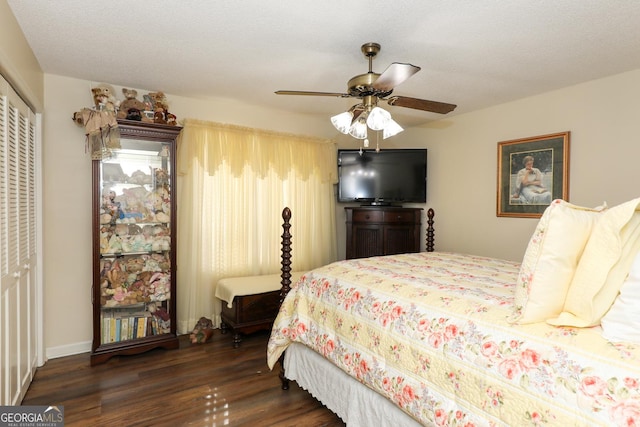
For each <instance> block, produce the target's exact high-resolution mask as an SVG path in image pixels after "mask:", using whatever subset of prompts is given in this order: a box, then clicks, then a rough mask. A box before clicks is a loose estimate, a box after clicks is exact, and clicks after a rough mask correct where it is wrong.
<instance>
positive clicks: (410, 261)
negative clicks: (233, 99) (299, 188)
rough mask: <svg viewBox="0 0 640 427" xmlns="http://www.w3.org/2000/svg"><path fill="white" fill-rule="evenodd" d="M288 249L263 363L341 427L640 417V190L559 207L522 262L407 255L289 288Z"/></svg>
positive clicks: (360, 262) (343, 266) (638, 421)
mask: <svg viewBox="0 0 640 427" xmlns="http://www.w3.org/2000/svg"><path fill="white" fill-rule="evenodd" d="M285 211H286V209H285ZM290 217H291V216H290V212H289V213H287V215H285V214H284V213H283V218H285V224H287V222H288V219H289V218H290ZM431 232H432V230H431ZM290 243H291V239H290V236H289V235H288V228H286V229H285V233H284V234H283V271H282V278H283V289H282V291H281V307H280V310H279V314H278V316H277V318H276V320H275V322H274V325H273V329H272V331H271V336H270V339H269V343H268V347H267V362H268V364H269V367H270V368H272V369H273V368H274V367H275V366H276V365H277V364H278V363H279V364H280V366H281V368H282V372H281V379H282V380H283V384H282V386H283V388H287V387H288V383H287V381H288V380H294V381H296V382H297V383H298V384H299V385H300V386H301V387H302V388H304V389H306V390H308V391H309V393H311V394H312V395H313V396H315V397H316V398H317V399H318V400H320V401H321V402H323V403H324V404H325V405H326V406H327V407H328V408H329V409H331V410H332V411H334V412H335V413H336V414H337V415H338V416H339V417H340V418H341V419H342V420H343V421H345V423H346V424H347V425H349V426H351V425H353V426H372V425H375V426H384V425H388V426H412V425H416V426H418V425H427V426H431V425H436V426H525V425H532V426H543V425H544V426H563V427H565V426H612V425H621V426H622V425H624V426H631V425H640V344H638V343H639V342H640V338H639V337H638V336H637V335H638V334H640V320H638V319H637V317H640V313H638V314H636V312H640V309H638V307H640V305H638V304H640V296H636V295H635V293H640V292H637V291H636V292H635V293H634V289H640V199H635V200H632V201H630V202H627V203H623V204H621V205H619V206H616V207H613V208H606V207H604V206H601V207H598V208H593V209H591V208H583V207H579V206H575V205H571V204H569V203H567V202H564V201H557V200H554V201H553V202H552V204H551V205H550V206H549V208H548V209H547V210H546V211H545V213H544V214H543V216H542V218H540V221H539V223H538V225H537V227H536V230H535V231H534V233H533V235H532V237H531V240H530V242H529V244H528V247H527V250H526V252H525V255H524V258H523V260H522V262H512V261H506V260H499V259H494V258H489V257H483V256H477V255H469V254H458V253H449V252H437V251H434V252H423V253H412V254H401V255H391V256H384V257H372V258H363V259H352V260H345V261H338V262H335V263H332V264H329V265H326V266H323V267H320V268H317V269H314V270H311V271H310V272H307V273H305V274H303V276H302V277H301V278H300V279H299V280H298V281H297V282H295V283H293V284H290V282H289V280H288V279H289V278H290V276H289V273H290V271H291V270H290V268H291V247H290ZM285 247H286V248H287V249H286V250H285ZM287 282H289V283H287ZM623 297H624V298H623ZM634 298H635V299H634Z"/></svg>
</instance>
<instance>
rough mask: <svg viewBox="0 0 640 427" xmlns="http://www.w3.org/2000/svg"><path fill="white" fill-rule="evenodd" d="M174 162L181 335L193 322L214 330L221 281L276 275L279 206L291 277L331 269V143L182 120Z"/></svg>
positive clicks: (333, 150) (333, 256)
mask: <svg viewBox="0 0 640 427" xmlns="http://www.w3.org/2000/svg"><path fill="white" fill-rule="evenodd" d="M177 161H178V171H177V172H178V199H177V200H178V212H177V215H178V217H177V221H178V223H177V227H178V239H177V244H178V253H177V263H178V268H177V283H178V295H177V317H178V325H177V326H178V331H179V332H180V333H187V332H190V331H191V329H193V326H194V325H195V323H196V322H197V321H198V319H199V318H200V317H201V316H205V317H208V318H211V319H212V320H213V321H214V323H215V324H216V326H217V325H219V324H220V306H221V303H220V300H218V299H216V298H215V297H214V293H215V286H216V283H217V282H218V280H219V279H221V278H223V277H231V276H243V275H256V274H272V273H277V272H279V271H280V259H281V258H280V248H281V235H282V209H283V208H284V207H285V206H288V207H290V208H291V211H292V219H291V234H292V236H293V245H292V247H293V252H292V267H293V269H295V270H308V269H311V268H313V267H317V266H320V265H324V264H328V263H330V262H333V261H335V260H336V258H337V250H336V235H335V234H336V233H335V198H334V190H333V185H334V183H335V182H336V179H337V177H336V173H337V168H336V147H335V145H334V144H333V143H332V142H331V141H329V140H323V139H319V138H310V137H304V136H298V135H290V134H283V133H276V132H270V131H264V130H257V129H250V128H243V127H239V126H232V125H224V124H219V123H212V122H204V121H199V120H194V119H186V120H185V121H184V128H183V130H182V132H181V134H180V138H179V140H178V155H177Z"/></svg>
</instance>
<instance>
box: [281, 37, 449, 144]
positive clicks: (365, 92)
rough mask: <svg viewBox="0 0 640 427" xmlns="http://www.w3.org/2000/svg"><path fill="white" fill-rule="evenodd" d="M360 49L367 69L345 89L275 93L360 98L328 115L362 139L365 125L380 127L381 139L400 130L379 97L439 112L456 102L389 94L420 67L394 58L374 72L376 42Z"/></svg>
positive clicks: (346, 131)
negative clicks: (354, 103) (380, 69)
mask: <svg viewBox="0 0 640 427" xmlns="http://www.w3.org/2000/svg"><path fill="white" fill-rule="evenodd" d="M361 50H362V53H363V54H364V56H365V57H366V58H367V59H368V60H369V72H367V73H365V74H359V75H357V76H355V77H352V78H351V79H350V80H349V82H348V84H347V92H346V93H336V92H310V91H292V90H279V91H276V94H278V95H310V96H333V97H338V98H359V99H361V100H362V102H361V103H359V104H356V105H354V106H352V107H351V108H350V109H349V110H348V111H346V112H344V113H341V114H338V115H335V116H333V117H331V123H332V124H333V126H334V127H335V128H336V129H337V130H338V131H339V132H341V133H343V134H345V135H346V134H349V135H351V136H353V137H354V138H357V139H364V140H365V141H367V139H366V138H367V127H369V128H370V129H371V130H374V131H376V132H379V131H382V138H383V139H386V138H389V137H391V136H394V135H397V134H398V133H400V132H402V131H403V130H404V129H402V127H401V126H400V125H399V124H398V123H396V122H395V121H394V120H393V119H392V118H391V114H390V113H389V112H388V111H386V110H384V109H382V108H380V107H378V102H379V101H386V102H387V104H388V105H392V106H397V107H404V108H412V109H415V110H422V111H429V112H433V113H439V114H446V113H449V112H451V111H453V110H454V109H455V108H456V105H454V104H447V103H444V102H437V101H429V100H426V99H418V98H410V97H406V96H390V95H391V94H392V92H393V90H394V88H395V87H396V86H398V85H399V84H401V83H403V82H404V81H405V80H407V79H408V78H409V77H411V76H413V75H414V74H415V73H417V72H418V71H420V67H417V66H415V65H411V64H405V63H400V62H394V63H392V64H391V65H390V66H389V67H387V69H386V70H385V71H384V72H383V73H382V74H378V73H374V72H373V58H375V56H376V55H377V54H378V52H380V45H379V44H378V43H365V44H363V45H362V47H361ZM367 142H368V141H367Z"/></svg>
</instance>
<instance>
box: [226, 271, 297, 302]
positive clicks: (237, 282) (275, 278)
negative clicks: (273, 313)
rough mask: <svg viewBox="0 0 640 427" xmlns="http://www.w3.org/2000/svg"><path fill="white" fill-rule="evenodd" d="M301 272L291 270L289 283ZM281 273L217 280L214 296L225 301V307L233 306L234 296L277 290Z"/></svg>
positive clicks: (295, 279)
mask: <svg viewBox="0 0 640 427" xmlns="http://www.w3.org/2000/svg"><path fill="white" fill-rule="evenodd" d="M302 274H303V272H300V271H295V272H293V271H292V272H291V284H294V283H295V282H297V281H298V279H299V278H300V276H302ZM281 281H282V275H281V274H265V275H260V276H245V277H226V278H224V279H220V280H219V281H218V285H217V286H216V294H215V295H216V298H219V299H221V300H222V301H225V302H226V303H227V307H229V308H231V307H232V306H233V299H234V298H235V297H236V296H243V295H255V294H263V293H266V292H273V291H277V290H279V289H280V288H281V287H282V284H281Z"/></svg>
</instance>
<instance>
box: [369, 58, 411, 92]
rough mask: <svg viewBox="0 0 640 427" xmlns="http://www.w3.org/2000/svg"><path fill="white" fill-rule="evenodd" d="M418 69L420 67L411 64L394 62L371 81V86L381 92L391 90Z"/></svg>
mask: <svg viewBox="0 0 640 427" xmlns="http://www.w3.org/2000/svg"><path fill="white" fill-rule="evenodd" d="M418 71H420V67H417V66H415V65H411V64H403V63H400V62H394V63H393V64H391V65H389V66H388V67H387V69H386V70H384V73H382V74H380V77H378V78H377V79H376V81H375V82H374V83H373V87H374V88H376V89H378V90H379V91H382V92H388V91H390V90H393V88H394V87H396V86H398V85H399V84H400V83H402V82H404V81H405V80H407V79H408V78H409V77H411V76H413V75H414V74H415V73H417V72H418Z"/></svg>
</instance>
